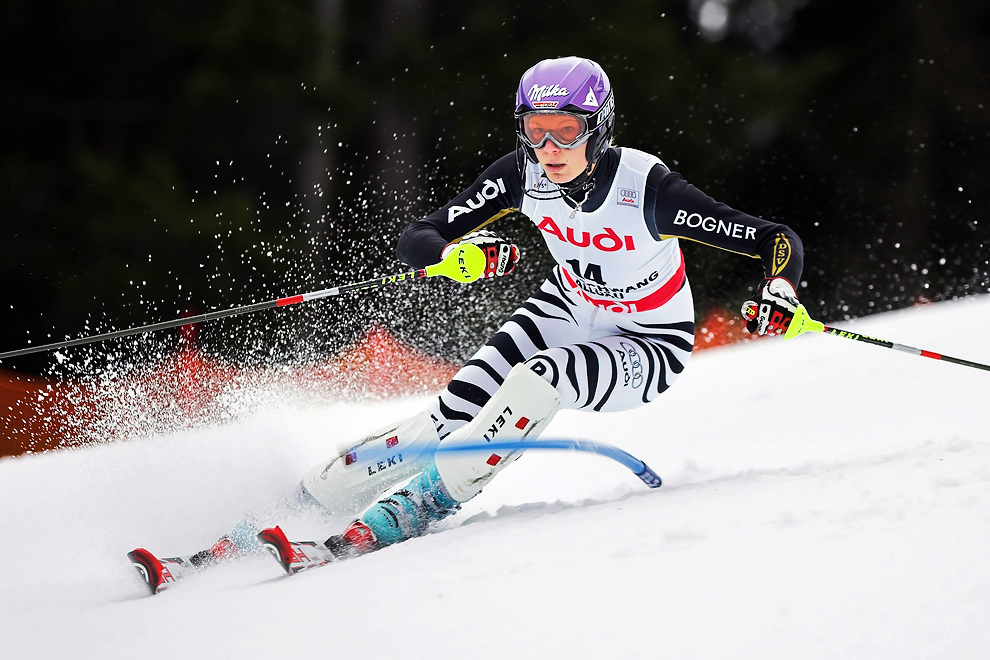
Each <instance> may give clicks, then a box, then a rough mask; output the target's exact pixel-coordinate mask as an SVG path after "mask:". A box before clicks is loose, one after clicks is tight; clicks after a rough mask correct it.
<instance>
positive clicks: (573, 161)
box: [533, 140, 588, 184]
mask: <svg viewBox="0 0 990 660" xmlns="http://www.w3.org/2000/svg"><path fill="white" fill-rule="evenodd" d="M533 151H535V152H536V159H537V160H538V161H540V165H541V166H542V167H543V171H544V172H546V174H547V178H548V179H550V181H552V182H553V183H556V184H561V183H569V182H571V181H573V180H574V179H576V178H577V177H578V176H580V174H581V173H582V172H584V170H585V169H586V168H587V167H588V158H587V156H586V154H587V153H588V143H587V142H585V143H584V144H582V145H581V146H579V147H577V148H575V149H561V148H560V147H558V146H557V145H556V144H555V143H554V141H553V140H546V141H545V142H544V143H543V146H542V147H538V148H536V149H534V150H533Z"/></svg>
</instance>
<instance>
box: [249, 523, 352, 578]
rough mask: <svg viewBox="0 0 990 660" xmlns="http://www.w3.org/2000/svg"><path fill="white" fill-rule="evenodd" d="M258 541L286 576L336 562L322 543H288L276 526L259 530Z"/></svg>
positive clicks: (283, 533) (280, 529)
mask: <svg viewBox="0 0 990 660" xmlns="http://www.w3.org/2000/svg"><path fill="white" fill-rule="evenodd" d="M258 540H259V541H261V544H262V545H263V546H264V547H265V548H266V549H267V550H268V551H269V552H270V553H271V554H272V556H273V557H275V560H276V561H278V563H279V564H280V565H281V566H282V568H283V569H285V572H286V573H287V574H288V575H295V574H296V573H299V572H301V571H305V570H309V569H311V568H317V567H319V566H325V565H326V564H329V563H331V562H334V561H337V557H336V556H334V554H333V553H332V552H331V551H330V549H329V548H327V547H326V546H325V545H323V544H322V543H317V542H316V541H290V540H289V539H288V538H286V536H285V532H283V531H282V528H281V527H278V526H276V527H270V528H268V529H263V530H261V531H260V532H259V533H258Z"/></svg>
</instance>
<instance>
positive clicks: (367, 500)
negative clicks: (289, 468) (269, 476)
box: [302, 412, 440, 517]
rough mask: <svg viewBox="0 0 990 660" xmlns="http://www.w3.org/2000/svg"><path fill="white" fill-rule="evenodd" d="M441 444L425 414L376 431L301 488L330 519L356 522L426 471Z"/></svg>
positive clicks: (320, 469) (316, 472) (309, 477)
mask: <svg viewBox="0 0 990 660" xmlns="http://www.w3.org/2000/svg"><path fill="white" fill-rule="evenodd" d="M439 442H440V439H439V438H438V437H437V430H436V427H435V426H434V424H433V420H432V419H431V418H430V415H429V414H428V413H425V412H421V413H419V414H417V415H415V416H413V417H410V418H408V419H404V420H402V421H401V422H397V423H395V424H390V425H389V426H386V427H384V428H381V429H379V430H377V431H375V432H374V433H372V434H371V435H369V436H368V437H366V438H364V439H362V440H361V441H360V442H358V443H357V444H356V445H354V446H353V447H351V448H350V449H348V450H346V451H344V452H343V453H342V454H340V455H339V456H337V457H335V458H333V459H331V460H330V461H328V462H326V463H321V464H319V465H317V466H316V467H314V468H312V469H311V470H310V471H309V472H307V473H306V474H305V475H304V476H303V478H302V486H303V488H305V489H306V490H307V492H309V494H310V495H312V496H313V497H314V498H315V499H316V501H317V502H319V503H320V504H322V505H323V506H324V507H326V509H327V510H328V511H329V512H330V514H331V515H333V516H341V517H353V516H356V515H358V514H359V513H361V512H362V511H364V510H365V509H367V508H368V507H369V506H371V505H372V504H374V503H375V502H376V501H377V500H378V498H379V497H380V496H381V495H382V494H383V493H385V492H387V491H389V490H391V489H392V488H394V487H395V486H397V485H398V484H400V483H402V482H403V481H406V480H408V479H410V478H412V477H413V476H414V475H416V474H418V473H420V472H422V471H423V470H424V469H426V467H427V466H428V465H429V464H430V461H431V460H432V459H433V453H434V452H435V451H436V448H437V444H438V443H439Z"/></svg>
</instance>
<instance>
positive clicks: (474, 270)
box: [0, 243, 486, 360]
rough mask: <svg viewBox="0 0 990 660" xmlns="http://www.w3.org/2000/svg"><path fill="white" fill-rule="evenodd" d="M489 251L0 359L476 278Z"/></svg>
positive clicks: (468, 250)
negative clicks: (439, 280)
mask: <svg viewBox="0 0 990 660" xmlns="http://www.w3.org/2000/svg"><path fill="white" fill-rule="evenodd" d="M485 262H486V258H485V254H484V252H482V250H481V248H479V247H478V246H477V245H472V244H470V243H464V244H458V245H457V246H456V248H455V249H453V250H451V251H450V253H449V254H448V255H447V257H446V258H445V259H444V260H443V261H441V262H440V263H437V264H433V265H432V266H427V267H426V268H420V269H417V270H411V271H408V272H405V273H397V274H395V275H386V276H385V277H380V278H378V279H374V280H367V281H365V282H355V283H353V284H344V285H342V286H335V287H331V288H329V289H323V290H322V291H312V292H310V293H301V294H297V295H294V296H287V297H285V298H277V299H275V300H267V301H265V302H259V303H254V304H253V305H244V306H243V307H233V308H231V309H221V310H216V311H213V312H207V313H206V314H199V315H197V316H187V317H183V318H180V319H174V320H172V321H162V322H161V323H152V324H150V325H143V326H140V327H137V328H130V329H128V330H117V331H115V332H107V333H105V334H101V335H91V336H89V337H80V338H78V339H70V340H67V341H60V342H55V343H53V344H45V345H43V346H30V347H28V348H21V349H18V350H16V351H7V352H5V353H0V360H2V359H4V358H9V357H15V356H18V355H27V354H29V353H40V352H42V351H50V350H54V349H56V348H68V347H69V346H82V345H83V344H91V343H94V342H98V341H105V340H107V339H117V338H119V337H128V336H130V335H137V334H141V333H144V332H154V331H156V330H165V329H167V328H177V327H179V326H183V325H190V324H193V323H202V322H204V321H212V320H214V319H221V318H224V317H227V316H235V315H237V314H250V313H252V312H260V311H262V310H265V309H275V308H278V307H286V306H288V305H294V304H296V303H300V302H305V301H310V300H319V299H320V298H327V297H330V296H339V295H340V294H342V293H347V292H348V291H358V290H361V289H376V288H378V287H381V286H385V285H387V284H394V283H397V282H407V281H409V280H415V279H420V278H424V277H436V276H438V275H442V276H444V277H449V278H450V279H452V280H455V281H457V282H473V281H474V280H476V279H478V278H479V277H481V276H482V274H483V273H484V272H485Z"/></svg>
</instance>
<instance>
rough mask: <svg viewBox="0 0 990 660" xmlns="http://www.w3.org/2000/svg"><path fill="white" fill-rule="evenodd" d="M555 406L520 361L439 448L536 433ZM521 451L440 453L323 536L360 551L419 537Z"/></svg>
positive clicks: (335, 546)
mask: <svg viewBox="0 0 990 660" xmlns="http://www.w3.org/2000/svg"><path fill="white" fill-rule="evenodd" d="M559 406H560V395H559V394H558V393H557V391H556V390H555V389H554V388H553V386H552V385H550V384H549V383H548V382H547V381H546V380H544V379H543V378H541V377H540V376H538V375H537V374H536V373H534V372H533V371H532V370H530V368H529V367H528V366H527V365H526V364H519V365H516V366H515V367H513V368H512V370H511V371H510V372H509V375H508V376H507V377H506V379H505V383H504V384H503V386H502V387H501V388H499V390H498V392H496V393H495V396H493V397H492V398H491V399H489V401H488V403H486V404H485V405H484V407H482V409H481V411H480V412H479V413H478V414H477V415H476V416H475V418H474V419H473V420H471V422H469V423H468V424H466V425H465V426H463V427H461V428H459V429H458V430H457V431H455V432H454V433H452V434H451V435H449V436H448V437H446V438H444V440H443V441H442V442H441V445H440V446H441V447H442V446H443V445H444V444H448V443H457V442H461V441H465V440H481V439H489V440H491V439H497V440H502V441H505V440H517V439H520V438H524V437H527V436H532V437H535V436H537V435H539V434H540V433H541V432H542V431H543V429H544V428H546V426H547V424H549V423H550V420H551V419H553V416H554V414H555V413H556V412H557V409H558V408H559ZM519 454H521V452H519V451H516V452H498V453H495V452H491V451H481V452H464V453H461V452H440V453H438V454H437V455H436V457H435V461H434V462H433V463H432V464H431V465H430V466H429V467H428V468H427V469H426V470H425V471H424V472H422V473H421V474H419V475H417V476H415V477H413V478H412V479H411V480H410V481H409V482H408V483H406V484H404V485H403V486H401V487H400V488H398V489H396V490H395V491H393V492H392V493H390V494H389V495H387V496H386V497H384V498H383V499H381V500H379V501H378V502H377V503H376V504H374V505H373V506H371V507H370V508H369V509H368V510H367V511H365V512H364V514H362V515H361V516H360V518H358V519H357V520H355V521H354V522H353V523H351V525H350V526H349V527H348V528H347V529H346V530H345V531H344V533H343V534H341V535H340V536H335V537H331V538H330V539H328V540H327V543H326V544H327V547H329V548H330V549H331V550H333V551H334V552H335V554H350V553H354V554H357V553H361V552H367V551H370V550H374V549H377V548H380V547H383V546H386V545H391V544H393V543H398V542H400V541H405V540H406V539H409V538H412V537H415V536H420V535H422V534H424V533H425V532H426V531H427V528H428V527H429V525H430V524H432V523H435V522H437V521H439V520H442V519H443V518H445V517H447V516H449V515H450V514H452V513H454V512H455V511H457V509H458V508H460V503H461V502H466V501H467V500H469V499H471V498H472V497H474V496H475V495H476V494H477V493H478V492H480V491H481V489H482V488H483V487H484V485H485V484H487V483H488V482H489V481H490V480H491V479H492V478H493V477H494V476H495V475H496V474H497V473H498V472H500V471H501V470H502V469H503V468H504V467H505V466H506V465H508V464H509V463H511V462H512V461H513V460H515V459H516V458H517V457H518V455H519Z"/></svg>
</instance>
